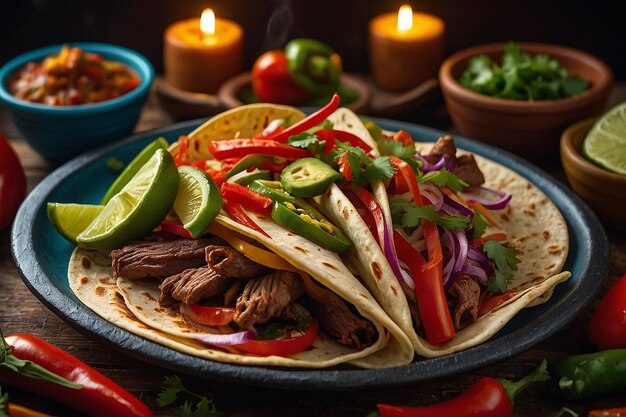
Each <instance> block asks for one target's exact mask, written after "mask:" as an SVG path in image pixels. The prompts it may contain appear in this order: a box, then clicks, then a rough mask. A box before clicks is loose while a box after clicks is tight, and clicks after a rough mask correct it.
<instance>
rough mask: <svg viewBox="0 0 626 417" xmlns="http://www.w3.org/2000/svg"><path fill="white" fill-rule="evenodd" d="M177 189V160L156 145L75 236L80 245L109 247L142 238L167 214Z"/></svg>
mask: <svg viewBox="0 0 626 417" xmlns="http://www.w3.org/2000/svg"><path fill="white" fill-rule="evenodd" d="M177 190H178V170H177V169H176V164H174V160H173V159H172V156H171V155H170V154H169V153H168V152H167V151H166V150H165V149H159V150H157V151H156V152H155V153H154V155H152V156H151V157H150V159H148V162H146V163H145V165H144V166H142V167H141V169H139V171H137V173H136V174H135V176H134V177H132V179H131V180H130V181H129V182H128V184H126V185H125V186H124V188H122V190H121V191H120V192H119V193H117V194H115V195H114V196H113V198H111V200H109V202H108V203H107V204H106V206H105V208H104V210H102V212H101V213H100V214H99V215H98V217H96V218H95V219H94V220H93V222H91V224H89V226H88V227H87V228H86V229H85V230H83V231H82V232H81V233H80V234H79V235H78V236H77V237H76V240H77V241H78V244H79V246H82V247H84V248H87V249H99V250H111V249H114V248H118V247H120V246H122V245H123V244H124V243H126V242H127V241H129V240H133V239H139V238H141V237H142V236H144V235H146V234H147V233H149V232H150V231H151V230H152V229H154V228H155V227H156V226H157V225H158V224H159V223H160V222H161V220H163V218H164V217H165V216H166V215H167V213H168V212H169V211H170V209H171V208H172V203H174V199H175V198H176V192H177Z"/></svg>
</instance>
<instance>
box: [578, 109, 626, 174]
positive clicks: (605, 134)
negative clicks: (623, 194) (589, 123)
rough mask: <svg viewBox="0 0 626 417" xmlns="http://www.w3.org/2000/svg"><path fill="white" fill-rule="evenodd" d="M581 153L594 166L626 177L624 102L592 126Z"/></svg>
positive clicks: (625, 113) (625, 119) (625, 116)
mask: <svg viewBox="0 0 626 417" xmlns="http://www.w3.org/2000/svg"><path fill="white" fill-rule="evenodd" d="M583 153H584V154H585V155H586V156H587V158H589V159H590V160H591V161H592V162H593V163H595V164H596V165H600V166H601V167H604V168H606V169H608V170H609V171H613V172H616V173H618V174H622V175H626V102H623V103H621V104H619V105H618V106H616V107H613V108H612V109H611V110H609V111H608V112H606V113H605V114H604V115H602V117H601V118H600V120H598V121H597V122H596V123H595V124H594V125H593V128H591V131H589V133H588V134H587V137H586V138H585V141H584V142H583Z"/></svg>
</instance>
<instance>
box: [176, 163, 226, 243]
mask: <svg viewBox="0 0 626 417" xmlns="http://www.w3.org/2000/svg"><path fill="white" fill-rule="evenodd" d="M178 175H179V177H180V183H179V185H178V194H176V200H175V201H174V211H175V212H176V215H177V216H178V217H179V218H180V220H181V221H182V222H183V226H184V227H185V229H187V230H188V231H189V233H191V234H192V235H193V237H196V238H197V237H198V236H200V235H202V233H204V231H205V230H206V228H207V227H209V224H211V222H212V221H213V219H215V216H217V213H219V212H220V209H221V207H222V195H221V194H220V190H219V189H218V188H217V184H215V181H213V178H211V177H210V176H209V175H208V174H207V173H206V172H204V171H202V170H200V169H198V168H194V167H191V166H181V167H179V168H178Z"/></svg>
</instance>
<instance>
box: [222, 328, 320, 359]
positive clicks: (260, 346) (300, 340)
mask: <svg viewBox="0 0 626 417" xmlns="http://www.w3.org/2000/svg"><path fill="white" fill-rule="evenodd" d="M318 332H319V323H318V322H317V320H313V321H312V322H311V324H310V325H309V327H307V329H306V330H305V331H304V334H302V335H299V336H295V337H288V338H286V339H281V340H250V341H248V342H246V343H242V344H240V345H234V346H233V347H235V348H237V349H239V350H243V351H244V352H248V353H253V354H255V355H261V356H270V355H276V356H286V355H291V354H294V353H297V352H301V351H303V350H304V349H306V348H307V347H309V345H310V344H311V343H313V341H314V340H315V338H316V337H317V334H318Z"/></svg>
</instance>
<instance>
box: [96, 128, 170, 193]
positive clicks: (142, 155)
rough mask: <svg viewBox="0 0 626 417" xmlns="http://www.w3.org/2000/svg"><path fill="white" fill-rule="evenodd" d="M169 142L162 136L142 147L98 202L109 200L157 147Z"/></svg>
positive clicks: (161, 147)
mask: <svg viewBox="0 0 626 417" xmlns="http://www.w3.org/2000/svg"><path fill="white" fill-rule="evenodd" d="M168 146H169V144H168V143H167V141H166V140H165V139H164V138H158V139H156V140H155V141H153V142H151V143H150V144H149V145H148V146H146V147H145V148H143V149H142V150H141V152H139V153H138V154H137V156H136V157H135V159H133V160H132V161H130V163H129V164H128V165H127V166H126V168H125V169H124V171H122V173H121V174H120V175H119V176H118V177H117V179H116V180H115V181H114V182H113V184H111V186H110V187H109V189H108V190H107V192H106V194H105V195H104V197H103V198H102V202H101V203H100V204H106V203H108V202H109V200H110V199H111V198H112V197H113V196H114V195H115V194H117V193H119V192H120V190H121V189H122V188H124V186H125V185H126V184H128V181H130V180H131V178H133V177H134V176H135V174H136V173H137V171H139V170H140V169H141V167H142V166H143V165H144V164H145V163H146V162H147V161H148V159H150V157H151V156H152V155H154V153H155V152H156V151H157V149H167V147H168Z"/></svg>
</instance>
